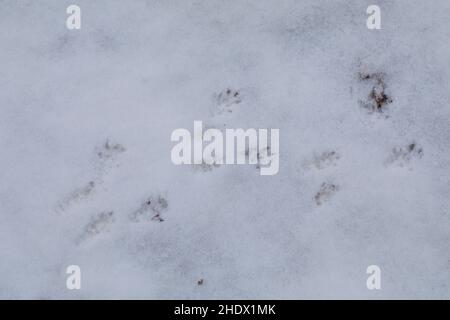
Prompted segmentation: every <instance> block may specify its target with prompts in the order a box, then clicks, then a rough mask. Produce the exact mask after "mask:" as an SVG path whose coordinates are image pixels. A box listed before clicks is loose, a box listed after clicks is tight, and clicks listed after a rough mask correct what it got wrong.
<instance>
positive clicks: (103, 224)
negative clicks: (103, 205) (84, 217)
mask: <svg viewBox="0 0 450 320" xmlns="http://www.w3.org/2000/svg"><path fill="white" fill-rule="evenodd" d="M114 221H115V217H114V212H113V211H107V212H101V213H99V214H97V215H95V216H93V217H92V218H91V221H90V222H89V223H88V224H87V225H86V227H85V228H84V231H83V234H82V235H81V236H80V239H79V241H78V243H81V242H83V241H86V240H88V239H91V238H93V237H95V236H97V235H99V234H100V233H103V232H106V231H108V228H109V226H110V225H111V224H112V223H113V222H114Z"/></svg>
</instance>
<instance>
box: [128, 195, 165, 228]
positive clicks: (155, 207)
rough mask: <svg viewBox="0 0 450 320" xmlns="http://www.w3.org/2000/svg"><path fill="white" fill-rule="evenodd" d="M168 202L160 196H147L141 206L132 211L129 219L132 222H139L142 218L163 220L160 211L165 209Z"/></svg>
mask: <svg viewBox="0 0 450 320" xmlns="http://www.w3.org/2000/svg"><path fill="white" fill-rule="evenodd" d="M168 206H169V204H168V202H167V200H166V199H165V198H164V197H162V196H157V197H153V196H152V197H149V198H147V199H146V200H145V201H144V202H143V203H142V204H141V206H140V207H139V208H138V209H137V210H135V211H133V212H132V213H131V215H130V220H131V221H133V222H141V221H143V220H150V221H157V222H163V221H164V218H163V217H162V213H163V212H165V211H167V208H168Z"/></svg>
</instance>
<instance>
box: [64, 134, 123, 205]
mask: <svg viewBox="0 0 450 320" xmlns="http://www.w3.org/2000/svg"><path fill="white" fill-rule="evenodd" d="M124 151H125V148H124V147H123V146H122V145H120V144H118V143H111V142H110V141H109V140H107V141H106V142H105V143H104V144H103V145H102V146H100V147H97V148H95V155H96V159H95V161H96V163H95V177H94V179H93V180H91V181H89V182H88V183H87V185H85V186H83V187H81V188H78V189H76V190H74V191H72V192H71V193H70V194H69V195H68V196H67V197H66V198H65V199H64V200H62V201H61V202H60V203H59V204H58V205H57V208H56V212H58V213H62V212H65V211H67V210H69V209H70V208H71V207H73V206H74V205H75V204H77V203H80V202H83V201H86V200H87V199H89V197H90V196H92V194H93V193H94V192H95V189H96V188H97V187H98V186H100V185H102V184H103V181H104V177H105V175H106V174H108V172H109V170H110V168H111V167H113V166H115V165H116V164H115V162H116V158H117V156H118V155H119V154H120V153H122V152H124ZM116 166H117V165H116Z"/></svg>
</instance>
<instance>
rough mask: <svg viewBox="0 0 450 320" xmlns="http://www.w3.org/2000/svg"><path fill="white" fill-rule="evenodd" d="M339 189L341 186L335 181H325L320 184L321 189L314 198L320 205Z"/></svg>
mask: <svg viewBox="0 0 450 320" xmlns="http://www.w3.org/2000/svg"><path fill="white" fill-rule="evenodd" d="M338 190H339V186H338V185H336V184H333V183H328V182H324V183H322V185H321V186H320V189H319V191H318V192H317V193H316V195H315V196H314V200H315V201H316V204H317V205H318V206H320V205H322V204H323V203H325V202H327V201H328V200H330V198H331V197H333V195H334V194H335V193H336V192H337V191H338Z"/></svg>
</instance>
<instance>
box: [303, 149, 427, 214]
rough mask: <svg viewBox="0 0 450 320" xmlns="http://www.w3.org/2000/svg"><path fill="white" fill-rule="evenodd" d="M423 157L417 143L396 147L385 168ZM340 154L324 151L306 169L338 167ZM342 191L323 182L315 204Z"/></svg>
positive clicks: (310, 161)
mask: <svg viewBox="0 0 450 320" xmlns="http://www.w3.org/2000/svg"><path fill="white" fill-rule="evenodd" d="M422 156H423V148H422V147H421V146H419V145H418V144H417V143H416V142H411V143H408V144H406V145H404V146H396V147H394V148H392V150H391V152H390V154H389V155H388V156H387V158H386V160H385V161H384V165H385V166H390V165H397V166H399V167H404V166H406V165H407V164H408V163H409V162H410V161H412V160H413V159H420V158H422ZM340 157H341V156H340V154H339V153H338V152H336V151H334V150H328V151H324V152H322V153H319V154H314V156H313V157H312V158H311V159H310V160H308V161H306V163H305V165H306V167H314V168H315V169H318V170H321V169H324V168H326V167H329V166H334V165H336V163H337V161H338V160H339V159H340ZM339 189H340V186H339V184H337V183H335V182H330V181H327V182H323V183H322V184H321V185H320V187H319V190H318V191H317V192H316V193H315V195H314V202H315V203H316V204H317V205H318V206H321V205H322V204H324V203H325V202H328V201H329V200H330V199H331V198H332V197H333V196H334V195H335V194H336V193H337V192H338V191H339Z"/></svg>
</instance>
